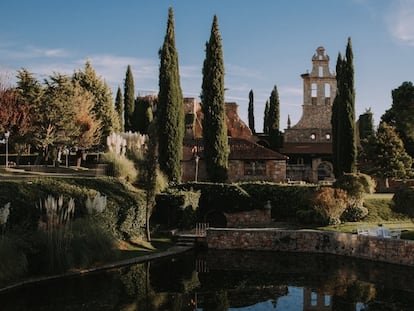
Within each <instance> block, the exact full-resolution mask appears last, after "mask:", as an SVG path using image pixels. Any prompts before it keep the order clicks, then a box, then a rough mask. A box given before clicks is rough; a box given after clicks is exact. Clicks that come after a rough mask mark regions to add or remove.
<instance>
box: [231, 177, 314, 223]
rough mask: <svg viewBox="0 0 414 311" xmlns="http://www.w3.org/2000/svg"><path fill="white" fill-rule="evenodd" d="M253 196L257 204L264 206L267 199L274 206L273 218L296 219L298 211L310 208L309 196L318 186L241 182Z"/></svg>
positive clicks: (279, 219) (242, 186)
mask: <svg viewBox="0 0 414 311" xmlns="http://www.w3.org/2000/svg"><path fill="white" fill-rule="evenodd" d="M239 186H240V187H241V188H242V189H244V190H245V191H246V192H247V193H248V194H249V195H250V196H251V198H252V202H254V203H253V204H254V205H255V206H259V207H263V206H264V205H265V204H266V202H267V201H270V203H271V206H272V218H273V219H275V220H278V221H281V220H282V221H285V220H287V221H294V220H296V219H297V216H298V211H303V210H306V209H309V196H310V195H311V194H312V193H314V192H315V191H316V190H317V189H318V186H315V185H283V184H276V183H268V182H265V183H263V182H253V183H241V184H240V185H239Z"/></svg>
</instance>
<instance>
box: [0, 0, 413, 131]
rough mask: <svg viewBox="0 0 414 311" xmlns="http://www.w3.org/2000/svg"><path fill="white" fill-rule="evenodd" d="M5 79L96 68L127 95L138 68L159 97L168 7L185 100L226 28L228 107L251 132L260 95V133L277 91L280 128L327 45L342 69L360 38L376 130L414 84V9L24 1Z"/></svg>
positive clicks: (2, 60)
mask: <svg viewBox="0 0 414 311" xmlns="http://www.w3.org/2000/svg"><path fill="white" fill-rule="evenodd" d="M2 2H3V3H2V5H1V10H2V17H1V19H0V77H2V79H8V80H11V81H13V79H14V76H15V75H16V70H18V69H20V68H26V69H28V70H29V71H31V72H33V73H34V74H36V77H37V78H38V79H40V80H42V79H44V78H46V77H48V76H49V75H51V74H52V73H53V72H59V73H67V74H72V73H73V72H74V71H75V70H78V69H80V68H83V66H84V64H85V61H86V60H87V59H89V60H90V61H91V63H92V65H93V67H94V68H95V70H96V71H97V73H98V75H100V76H101V77H102V78H104V79H105V81H106V82H107V83H108V84H109V85H110V86H111V87H112V89H113V90H114V92H115V90H116V88H117V87H118V86H121V87H122V88H123V81H124V78H125V72H126V68H127V66H128V65H131V67H132V70H133V74H134V80H135V88H136V90H135V92H136V95H138V94H147V93H155V94H156V93H157V92H158V67H159V59H158V50H159V48H160V47H161V45H162V43H163V39H164V35H165V31H166V23H167V15H168V7H170V6H172V7H173V9H174V14H175V30H176V47H177V50H178V53H179V63H180V75H181V87H182V90H183V94H184V96H185V97H198V96H199V94H200V89H201V80H202V74H201V71H202V64H203V60H204V58H205V51H204V47H205V42H206V41H207V40H208V39H209V36H210V29H211V23H212V20H213V16H214V15H215V14H216V15H217V16H218V19H219V25H220V33H221V36H222V43H223V53H224V61H225V72H226V76H225V83H226V88H227V89H228V90H227V91H226V100H227V101H233V102H237V103H238V104H239V114H240V116H241V117H242V119H243V120H244V121H245V122H246V123H247V104H248V93H249V91H250V89H252V90H253V92H254V97H255V100H254V103H255V117H256V118H255V119H256V130H257V131H261V130H262V119H263V110H264V104H265V102H266V100H267V99H268V98H269V96H270V93H271V91H272V89H273V86H274V85H276V86H277V88H278V91H279V97H280V109H281V114H280V115H281V117H280V129H281V130H283V129H284V128H286V122H287V116H288V115H290V117H291V120H292V125H293V124H295V123H296V122H297V121H298V120H299V118H300V116H301V113H302V102H303V100H302V79H301V77H300V75H301V74H302V73H305V72H306V71H307V70H310V69H311V57H312V55H313V54H314V53H315V50H316V48H317V47H319V46H323V47H325V49H326V52H327V54H328V55H329V56H330V58H331V61H330V69H331V71H334V70H335V65H336V59H337V56H338V53H339V52H341V53H342V54H344V53H345V48H346V43H347V38H348V37H351V39H352V44H353V51H354V66H355V88H356V114H357V117H358V115H359V114H361V113H363V112H364V111H365V110H366V109H367V108H371V110H372V111H373V112H374V120H375V123H377V122H378V120H379V118H380V117H381V115H382V114H383V113H384V112H385V110H386V109H388V108H390V107H391V104H392V99H391V91H392V90H393V89H395V88H397V87H399V86H400V85H401V84H402V83H403V82H404V81H412V82H413V81H414V0H312V1H311V0H257V1H251V0H249V1H248V0H208V1H206V0H204V1H201V0H169V1H164V0H148V1H143V0H122V1H115V0H70V1H68V0H36V1H33V0H20V1H11V0H8V1H2Z"/></svg>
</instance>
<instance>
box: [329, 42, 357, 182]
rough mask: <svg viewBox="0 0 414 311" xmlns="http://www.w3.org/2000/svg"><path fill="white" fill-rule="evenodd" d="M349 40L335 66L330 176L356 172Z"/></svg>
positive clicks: (353, 95) (352, 75)
mask: <svg viewBox="0 0 414 311" xmlns="http://www.w3.org/2000/svg"><path fill="white" fill-rule="evenodd" d="M353 58H354V57H353V52H352V43H351V38H348V44H347V47H346V57H345V58H344V59H343V58H342V56H341V54H340V53H339V55H338V60H337V64H336V80H337V94H336V97H335V99H334V102H333V105H332V119H331V124H332V149H333V164H334V174H335V176H336V177H340V176H341V175H342V174H344V173H354V172H355V171H356V162H357V161H356V159H357V148H356V131H355V129H356V125H355V89H354V66H353Z"/></svg>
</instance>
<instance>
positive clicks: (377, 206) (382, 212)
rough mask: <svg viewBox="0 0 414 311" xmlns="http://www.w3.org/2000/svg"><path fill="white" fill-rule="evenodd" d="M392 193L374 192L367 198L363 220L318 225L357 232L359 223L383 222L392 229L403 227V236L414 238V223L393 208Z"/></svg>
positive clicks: (368, 224) (371, 225) (370, 224)
mask: <svg viewBox="0 0 414 311" xmlns="http://www.w3.org/2000/svg"><path fill="white" fill-rule="evenodd" d="M392 197H393V194H392V193H374V194H371V195H368V196H367V197H366V198H365V202H364V206H365V207H366V208H367V209H368V215H367V216H366V217H365V218H364V219H363V221H361V222H347V223H343V224H339V225H334V226H325V227H318V228H317V229H320V230H327V231H339V232H348V233H356V232H357V227H358V226H359V225H362V224H363V225H365V226H368V227H377V226H378V225H379V224H383V225H384V226H385V227H388V228H390V229H401V230H402V234H401V238H403V239H410V240H413V239H414V223H413V221H412V219H410V218H409V217H407V216H406V215H403V214H400V213H396V212H394V211H393V210H392V209H391V206H392Z"/></svg>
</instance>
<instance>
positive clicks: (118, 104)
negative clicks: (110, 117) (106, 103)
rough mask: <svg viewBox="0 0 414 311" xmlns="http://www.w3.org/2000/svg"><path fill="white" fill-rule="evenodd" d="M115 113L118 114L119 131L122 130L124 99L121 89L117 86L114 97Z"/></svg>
mask: <svg viewBox="0 0 414 311" xmlns="http://www.w3.org/2000/svg"><path fill="white" fill-rule="evenodd" d="M115 111H116V113H117V114H118V119H119V126H120V129H123V128H124V97H123V96H122V91H121V88H120V87H119V86H118V90H117V92H116V97H115Z"/></svg>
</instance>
